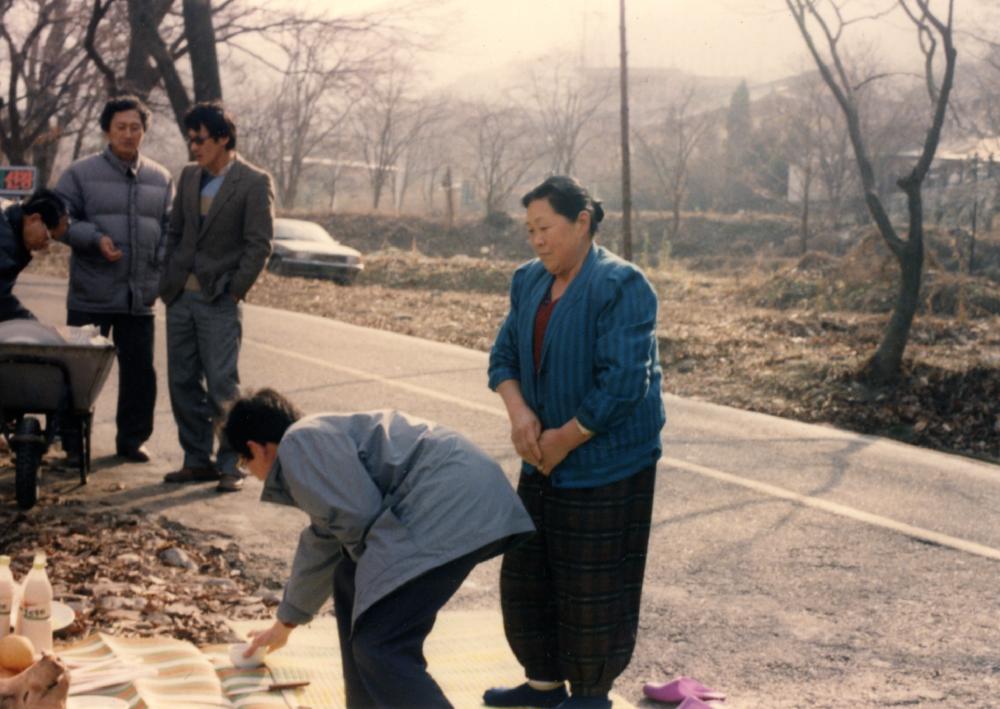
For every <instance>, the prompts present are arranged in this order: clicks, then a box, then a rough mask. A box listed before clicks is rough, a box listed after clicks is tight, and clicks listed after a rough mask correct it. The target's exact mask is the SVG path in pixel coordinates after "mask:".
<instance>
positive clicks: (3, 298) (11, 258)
mask: <svg viewBox="0 0 1000 709" xmlns="http://www.w3.org/2000/svg"><path fill="white" fill-rule="evenodd" d="M65 232H66V205H64V204H63V202H62V200H61V199H59V196H58V195H56V194H55V193H54V192H52V191H50V190H44V189H43V190H38V191H37V192H35V193H34V194H32V195H31V196H30V197H28V198H27V199H26V200H24V202H22V203H21V204H14V205H11V206H10V207H8V208H7V209H4V210H3V211H0V322H2V321H4V320H16V319H29V320H33V319H34V318H35V316H34V315H32V313H31V311H30V310H28V309H27V308H25V307H24V305H23V304H22V303H21V301H20V300H18V298H17V296H16V295H14V293H13V290H14V282H15V281H16V280H17V277H18V275H19V274H20V273H21V271H23V270H24V269H25V267H26V266H27V265H28V264H29V263H30V262H31V257H32V253H33V252H35V251H43V250H45V249H46V248H47V247H48V245H49V241H50V240H51V239H59V238H61V237H62V236H63V234H64V233H65Z"/></svg>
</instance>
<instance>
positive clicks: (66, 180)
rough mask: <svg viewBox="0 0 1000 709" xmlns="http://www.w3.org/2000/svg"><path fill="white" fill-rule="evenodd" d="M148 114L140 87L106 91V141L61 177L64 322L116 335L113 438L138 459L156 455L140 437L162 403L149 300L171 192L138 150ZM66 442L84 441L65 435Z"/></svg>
mask: <svg viewBox="0 0 1000 709" xmlns="http://www.w3.org/2000/svg"><path fill="white" fill-rule="evenodd" d="M150 118H151V114H150V111H149V108H147V107H146V105H145V104H144V103H143V102H142V101H141V100H139V99H138V98H137V97H135V96H131V95H122V96H115V97H114V98H111V99H109V100H108V101H107V102H106V103H105V104H104V108H103V110H102V111H101V116H100V119H99V121H98V122H99V124H100V126H101V131H102V132H103V133H104V138H105V140H106V141H107V145H106V147H105V148H104V150H102V151H101V152H99V153H96V154H94V155H90V156H88V157H85V158H81V159H80V160H77V161H76V162H74V163H73V164H72V165H70V166H69V167H68V168H66V171H65V172H63V174H62V175H61V176H60V177H59V183H58V184H57V185H56V191H57V192H58V193H59V194H60V195H61V196H62V198H63V199H64V200H66V204H67V206H68V208H69V215H70V218H71V220H72V223H71V224H70V227H69V231H67V232H66V238H65V242H66V244H67V245H68V246H69V247H70V248H71V249H72V250H73V253H72V256H71V258H70V265H69V292H68V294H67V297H66V324H67V325H76V326H79V325H97V326H98V327H99V328H100V330H101V334H102V335H105V336H110V337H111V338H112V339H113V340H114V343H115V349H116V350H117V358H118V409H117V413H116V416H115V423H116V428H117V433H116V435H115V448H116V450H117V453H118V455H119V456H120V457H122V458H124V459H126V460H129V461H131V462H133V463H145V462H148V461H149V456H150V454H149V451H148V450H147V449H146V446H145V445H144V444H145V442H146V441H147V440H149V437H150V436H151V435H152V434H153V411H154V410H155V408H156V369H155V368H154V367H153V349H154V333H155V327H154V323H153V303H155V302H156V292H157V288H158V286H159V282H160V263H161V261H162V257H163V245H164V243H165V234H166V227H167V216H168V213H169V211H170V201H171V199H173V196H174V181H173V179H172V178H171V176H170V173H169V172H168V171H167V169H166V168H165V167H163V166H162V165H160V164H159V163H158V162H156V161H154V160H150V159H149V158H148V157H146V155H145V154H143V153H141V152H140V148H141V147H142V143H143V139H144V137H145V135H146V131H147V130H148V129H149V122H150ZM67 435H69V436H70V437H74V436H75V435H76V434H74V433H68V434H67ZM63 445H64V447H66V448H67V450H71V451H72V450H77V448H78V446H77V445H76V444H75V443H74V442H73V441H72V440H65V438H64V440H63ZM70 460H72V455H71V456H70Z"/></svg>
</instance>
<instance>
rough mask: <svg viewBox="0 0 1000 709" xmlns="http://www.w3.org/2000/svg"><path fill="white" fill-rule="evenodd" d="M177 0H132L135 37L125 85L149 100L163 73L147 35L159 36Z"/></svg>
mask: <svg viewBox="0 0 1000 709" xmlns="http://www.w3.org/2000/svg"><path fill="white" fill-rule="evenodd" d="M172 1H173V0H156V1H155V2H150V1H149V0H129V2H128V22H129V26H130V30H131V32H130V35H131V40H130V42H129V47H128V57H127V58H126V60H125V79H124V81H123V82H122V84H121V86H122V88H123V89H124V90H125V91H128V92H131V93H133V94H135V95H136V96H138V97H139V98H141V99H142V100H143V101H146V100H147V99H148V98H149V93H150V92H151V91H152V90H153V87H155V86H156V82H157V81H159V78H160V76H159V73H158V72H157V71H156V68H155V67H154V66H153V64H152V57H151V56H150V50H149V44H148V43H147V42H146V41H144V38H146V37H148V36H149V35H150V34H155V35H157V36H159V28H160V23H161V22H163V17H164V15H166V13H167V10H168V9H169V8H170V4H171V2H172Z"/></svg>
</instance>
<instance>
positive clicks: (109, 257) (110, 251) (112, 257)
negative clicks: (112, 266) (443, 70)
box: [97, 234, 122, 263]
mask: <svg viewBox="0 0 1000 709" xmlns="http://www.w3.org/2000/svg"><path fill="white" fill-rule="evenodd" d="M97 248H99V249H100V250H101V256H103V257H104V259H105V260H106V261H110V262H111V263H114V262H115V261H117V260H118V259H120V258H121V257H122V250H121V249H119V248H118V247H117V246H115V242H114V241H112V240H111V237H110V236H108V235H107V234H104V235H103V236H102V237H101V238H100V240H99V241H98V242H97Z"/></svg>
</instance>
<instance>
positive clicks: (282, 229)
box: [274, 219, 336, 244]
mask: <svg viewBox="0 0 1000 709" xmlns="http://www.w3.org/2000/svg"><path fill="white" fill-rule="evenodd" d="M274 238H275V239H277V240H278V241H316V242H319V243H321V244H329V243H330V242H335V241H336V239H334V238H333V237H332V236H330V235H329V234H327V233H326V230H325V229H323V227H321V226H320V225H319V224H313V223H312V222H302V221H295V220H289V219H276V220H275V222H274Z"/></svg>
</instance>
